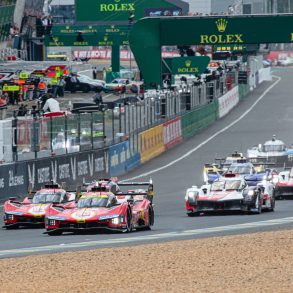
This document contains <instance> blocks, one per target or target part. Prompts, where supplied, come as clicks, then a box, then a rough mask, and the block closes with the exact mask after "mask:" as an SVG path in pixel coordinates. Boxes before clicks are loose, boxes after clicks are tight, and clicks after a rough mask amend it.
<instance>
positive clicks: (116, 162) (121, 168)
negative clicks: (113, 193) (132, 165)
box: [109, 141, 129, 176]
mask: <svg viewBox="0 0 293 293" xmlns="http://www.w3.org/2000/svg"><path fill="white" fill-rule="evenodd" d="M128 146H129V145H128V142H126V141H124V142H121V143H118V144H116V145H112V146H110V147H109V172H110V176H119V175H121V174H123V173H125V171H126V162H127V158H128V157H129V147H128Z"/></svg>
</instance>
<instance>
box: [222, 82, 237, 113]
mask: <svg viewBox="0 0 293 293" xmlns="http://www.w3.org/2000/svg"><path fill="white" fill-rule="evenodd" d="M238 103H239V90H238V86H236V87H234V88H233V89H232V90H230V91H229V92H227V93H226V94H225V95H224V96H222V97H220V98H219V118H222V117H223V116H225V115H226V114H228V113H229V112H230V111H231V109H233V108H234V107H235V106H236V105H237V104H238Z"/></svg>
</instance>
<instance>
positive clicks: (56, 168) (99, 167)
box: [27, 150, 108, 190]
mask: <svg viewBox="0 0 293 293" xmlns="http://www.w3.org/2000/svg"><path fill="white" fill-rule="evenodd" d="M107 159H108V155H107V152H105V151H104V150H97V151H92V152H85V153H77V154H72V155H64V156H58V157H55V158H54V157H51V158H46V159H40V160H35V161H32V162H28V163H27V174H28V183H29V184H30V185H31V188H32V189H33V190H36V189H38V188H41V187H42V186H43V185H44V184H45V183H47V182H50V181H54V182H57V183H59V184H61V183H62V182H64V183H65V185H66V188H71V189H74V188H76V187H77V186H79V185H82V184H83V183H84V182H91V181H92V180H95V179H98V178H106V177H108V164H107V162H108V161H107Z"/></svg>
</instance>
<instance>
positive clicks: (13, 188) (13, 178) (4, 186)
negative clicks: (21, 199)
mask: <svg viewBox="0 0 293 293" xmlns="http://www.w3.org/2000/svg"><path fill="white" fill-rule="evenodd" d="M27 179H28V178H27V170H26V163H16V164H7V165H1V166H0V200H2V199H6V198H9V197H10V196H12V197H17V196H19V195H24V194H26V193H27V181H28V180H27Z"/></svg>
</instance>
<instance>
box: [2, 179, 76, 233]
mask: <svg viewBox="0 0 293 293" xmlns="http://www.w3.org/2000/svg"><path fill="white" fill-rule="evenodd" d="M75 197H76V193H73V192H66V191H65V190H64V189H62V188H61V187H60V186H59V185H58V184H47V185H45V187H44V188H43V189H41V190H39V191H37V192H34V193H32V194H31V195H28V196H27V197H25V198H24V200H23V201H19V200H16V198H13V197H11V198H10V199H9V200H8V201H6V202H5V203H4V224H5V225H4V226H3V228H6V229H12V228H18V227H24V226H44V221H45V215H46V213H47V211H48V209H49V206H50V205H51V204H52V203H57V202H58V203H60V204H62V205H63V206H67V207H69V206H70V205H72V204H75Z"/></svg>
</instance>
